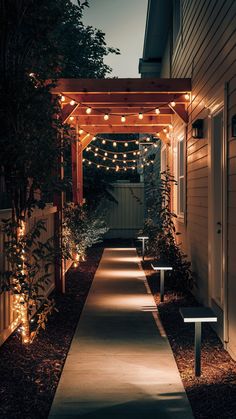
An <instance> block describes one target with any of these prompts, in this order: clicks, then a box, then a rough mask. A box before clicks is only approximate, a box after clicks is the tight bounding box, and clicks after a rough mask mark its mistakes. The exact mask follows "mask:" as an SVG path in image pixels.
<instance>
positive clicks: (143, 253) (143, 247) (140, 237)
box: [137, 236, 149, 260]
mask: <svg viewBox="0 0 236 419" xmlns="http://www.w3.org/2000/svg"><path fill="white" fill-rule="evenodd" d="M137 239H138V240H141V241H142V257H143V260H144V255H145V240H148V239H149V237H147V236H139V237H137Z"/></svg>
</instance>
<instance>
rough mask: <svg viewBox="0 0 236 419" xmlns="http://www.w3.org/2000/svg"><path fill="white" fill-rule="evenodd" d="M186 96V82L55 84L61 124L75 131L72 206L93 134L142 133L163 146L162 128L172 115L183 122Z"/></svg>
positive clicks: (80, 190) (80, 196)
mask: <svg viewBox="0 0 236 419" xmlns="http://www.w3.org/2000/svg"><path fill="white" fill-rule="evenodd" d="M190 92H191V80H190V79H60V80H59V82H58V84H57V86H56V87H55V88H54V90H53V94H57V95H61V98H62V102H61V103H62V118H63V121H64V122H66V123H70V124H71V125H72V126H73V127H74V128H75V132H76V141H75V142H74V143H73V144H72V180H73V198H74V202H75V203H81V202H82V199H83V188H82V184H83V175H82V164H83V163H82V154H83V153H82V152H83V150H84V149H85V148H86V147H87V146H88V144H89V143H90V142H91V141H92V139H93V137H94V136H95V135H98V134H105V133H106V134H108V133H109V134H110V133H112V134H113V133H114V134H118V133H136V134H141V133H142V134H152V135H158V136H159V138H161V139H162V140H163V141H167V142H168V139H167V137H166V134H165V133H164V132H163V129H164V130H165V128H166V127H168V126H169V125H170V124H171V122H172V116H173V115H177V116H178V117H179V118H181V120H182V121H183V122H184V123H187V122H188V115H187V105H188V104H189V94H190ZM139 114H142V119H141V117H139ZM105 115H107V116H108V117H107V116H106V117H105ZM122 116H125V121H124V120H123V121H121V117H122ZM104 117H105V118H104ZM106 118H108V119H106Z"/></svg>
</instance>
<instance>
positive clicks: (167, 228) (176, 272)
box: [144, 168, 193, 291]
mask: <svg viewBox="0 0 236 419" xmlns="http://www.w3.org/2000/svg"><path fill="white" fill-rule="evenodd" d="M151 182H152V180H151ZM151 185H152V184H151ZM151 185H149V189H150V192H151V194H152V196H153V193H155V194H157V200H156V202H153V204H152V205H151V208H149V209H150V211H149V215H150V216H149V217H148V218H147V219H146V220H145V226H144V232H145V234H147V235H148V236H149V240H148V248H147V250H148V254H149V255H150V256H152V257H155V258H158V259H161V260H163V261H166V262H168V264H170V265H171V266H172V267H173V271H172V272H171V281H172V287H173V288H175V289H176V290H181V291H183V290H184V289H187V288H192V287H193V275H192V272H191V268H190V267H191V263H190V262H189V261H188V260H187V255H185V254H184V253H183V251H182V250H181V247H180V246H181V244H179V243H177V240H176V239H177V236H178V235H179V234H180V233H179V232H177V231H176V227H175V223H174V219H175V218H176V217H177V215H176V214H175V213H174V212H173V211H172V210H171V205H170V204H171V190H172V185H177V182H176V180H175V179H174V176H173V175H172V174H171V173H170V170H169V168H167V169H166V171H164V172H162V173H161V176H160V178H159V182H158V185H157V187H156V188H155V189H154V190H153V189H152V186H151ZM151 202H152V201H151Z"/></svg>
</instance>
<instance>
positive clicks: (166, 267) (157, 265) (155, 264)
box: [152, 260, 173, 303]
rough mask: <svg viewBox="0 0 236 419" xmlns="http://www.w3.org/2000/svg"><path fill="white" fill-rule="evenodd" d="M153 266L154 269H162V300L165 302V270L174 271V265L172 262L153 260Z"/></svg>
mask: <svg viewBox="0 0 236 419" xmlns="http://www.w3.org/2000/svg"><path fill="white" fill-rule="evenodd" d="M152 268H153V269H154V271H160V300H161V303H163V301H164V288H165V271H172V269H173V268H172V266H170V264H168V263H166V262H163V261H161V260H158V261H155V262H153V263H152Z"/></svg>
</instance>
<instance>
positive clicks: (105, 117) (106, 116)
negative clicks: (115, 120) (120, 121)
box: [104, 113, 109, 121]
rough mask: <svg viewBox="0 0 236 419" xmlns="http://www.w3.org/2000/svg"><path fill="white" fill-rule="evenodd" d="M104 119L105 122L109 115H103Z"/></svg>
mask: <svg viewBox="0 0 236 419" xmlns="http://www.w3.org/2000/svg"><path fill="white" fill-rule="evenodd" d="M104 119H105V121H107V120H108V119H109V115H108V113H105V115H104Z"/></svg>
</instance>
